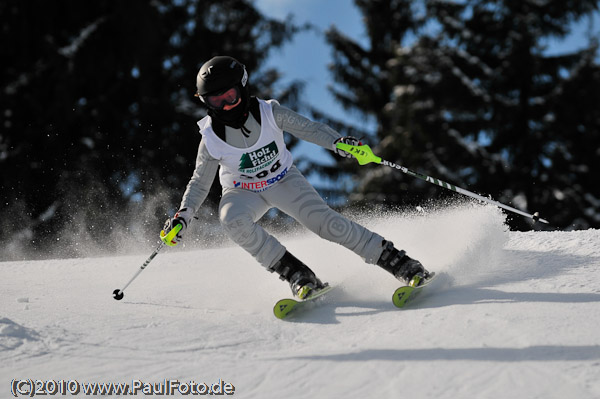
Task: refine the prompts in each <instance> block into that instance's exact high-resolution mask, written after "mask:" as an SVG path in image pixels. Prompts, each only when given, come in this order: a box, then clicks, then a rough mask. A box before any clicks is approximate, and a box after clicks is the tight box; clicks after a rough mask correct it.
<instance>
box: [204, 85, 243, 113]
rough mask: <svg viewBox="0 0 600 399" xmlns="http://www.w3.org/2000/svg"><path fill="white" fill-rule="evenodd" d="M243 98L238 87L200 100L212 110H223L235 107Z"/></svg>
mask: <svg viewBox="0 0 600 399" xmlns="http://www.w3.org/2000/svg"><path fill="white" fill-rule="evenodd" d="M241 97H242V93H241V92H240V89H239V88H238V87H232V88H231V89H227V90H225V91H223V92H221V93H218V94H210V95H206V96H200V99H201V100H202V101H203V102H204V103H205V104H206V105H208V106H209V107H210V108H213V109H216V110H221V109H223V107H225V106H226V105H234V104H235V103H237V102H238V101H239V100H240V98H241Z"/></svg>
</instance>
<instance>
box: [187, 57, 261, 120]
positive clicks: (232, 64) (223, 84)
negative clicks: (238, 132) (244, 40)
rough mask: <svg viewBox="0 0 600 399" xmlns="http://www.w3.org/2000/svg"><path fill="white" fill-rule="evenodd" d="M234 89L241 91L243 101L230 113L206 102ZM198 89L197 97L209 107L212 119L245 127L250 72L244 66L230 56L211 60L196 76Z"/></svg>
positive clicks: (248, 104) (248, 103) (248, 102)
mask: <svg viewBox="0 0 600 399" xmlns="http://www.w3.org/2000/svg"><path fill="white" fill-rule="evenodd" d="M232 87H237V88H238V89H239V91H240V96H241V100H242V101H241V103H240V105H238V106H237V107H235V108H233V109H231V110H229V111H225V110H222V109H220V110H219V109H213V108H211V107H210V106H209V105H208V104H207V102H206V101H205V100H204V98H205V96H208V95H211V94H218V93H221V92H223V91H225V90H228V89H230V88H232ZM196 89H197V92H196V96H197V97H199V98H200V99H201V100H202V102H203V103H204V104H205V105H206V106H207V107H208V113H209V115H210V116H211V117H214V118H216V119H218V120H219V121H221V122H223V123H224V124H225V125H228V126H231V127H234V128H237V129H239V128H241V127H242V126H243V125H244V122H246V118H247V117H248V109H249V106H250V101H249V99H250V92H249V90H248V72H246V67H245V66H244V64H242V63H241V62H239V61H238V60H236V59H235V58H233V57H229V56H217V57H213V58H211V59H210V60H208V61H206V62H205V63H204V64H203V65H202V67H201V68H200V71H199V72H198V75H197V76H196Z"/></svg>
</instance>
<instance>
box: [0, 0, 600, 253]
mask: <svg viewBox="0 0 600 399" xmlns="http://www.w3.org/2000/svg"><path fill="white" fill-rule="evenodd" d="M599 3H600V1H597V0H577V1H576V0H560V1H559V0H492V1H483V0H465V1H456V2H449V1H433V0H423V1H409V0H404V1H403V0H356V1H355V4H356V5H357V6H358V7H359V9H360V10H361V12H362V14H363V15H364V23H365V27H366V31H367V32H368V35H369V43H370V45H369V46H367V47H364V46H361V45H360V44H358V43H356V42H353V41H352V40H350V39H348V38H347V37H346V36H345V35H344V33H343V32H340V31H338V30H336V29H335V27H333V28H331V29H330V30H329V31H327V32H326V35H325V37H324V38H323V40H326V41H327V43H328V44H329V45H330V46H331V49H332V52H331V60H330V63H331V73H332V74H333V76H334V78H335V81H336V85H335V86H334V87H333V88H332V90H333V92H334V93H335V95H336V97H337V98H338V100H339V101H340V102H341V103H342V104H343V105H344V107H345V108H346V109H347V110H348V112H353V113H358V114H360V115H363V116H364V117H365V118H367V117H368V118H373V120H375V121H376V123H377V131H376V132H375V133H374V134H373V133H372V132H371V133H369V132H361V131H358V130H357V129H356V128H354V127H353V126H347V125H344V124H342V123H341V122H339V121H335V120H332V118H331V117H330V116H329V115H326V114H322V113H320V112H318V111H317V110H316V109H314V108H312V106H313V105H312V104H309V103H306V102H305V101H304V102H303V100H302V82H293V83H292V84H290V85H288V86H287V87H283V88H282V85H281V84H278V82H279V80H280V72H279V71H277V70H275V69H269V68H267V67H265V65H266V61H267V60H268V57H269V54H270V53H271V52H272V51H274V50H276V49H277V48H280V47H281V46H283V45H285V44H286V43H287V42H289V41H290V40H291V39H293V37H294V35H295V34H296V33H297V32H299V31H301V30H303V29H311V27H310V26H308V25H307V26H299V25H298V24H297V23H296V22H295V20H294V18H293V16H291V15H290V17H288V18H287V19H286V20H273V19H270V18H268V17H266V16H264V15H262V14H261V13H260V12H259V11H258V10H257V8H256V7H255V5H254V4H253V2H252V1H249V0H177V1H175V0H173V1H161V0H153V1H143V0H132V1H112V0H96V1H93V2H83V1H65V0H63V1H60V0H59V1H42V0H39V1H36V0H29V1H27V0H25V1H23V0H6V1H3V2H1V3H0V17H1V20H2V35H1V36H0V37H1V39H0V40H1V45H0V53H1V54H0V58H1V59H2V66H1V67H2V75H1V79H2V83H1V87H2V95H1V96H0V168H1V170H2V180H1V181H0V197H1V198H0V204H1V206H0V226H1V227H2V230H3V232H4V233H5V240H4V245H3V248H2V249H1V250H0V259H1V260H9V259H21V258H24V257H29V258H44V257H48V256H56V254H60V255H61V256H78V255H82V254H83V247H85V248H86V249H88V250H89V248H90V246H96V247H97V248H99V249H104V250H106V249H109V250H110V248H114V247H117V246H119V245H123V243H126V242H130V241H131V240H134V241H135V242H147V243H148V245H154V243H155V241H156V237H157V234H158V231H159V230H160V227H161V226H162V222H163V221H164V219H165V218H166V217H167V216H169V215H171V214H172V213H173V212H174V211H175V210H176V208H177V206H178V204H179V200H180V198H181V194H182V193H183V190H184V189H185V185H186V183H187V181H188V179H189V177H190V176H191V173H192V171H193V167H194V162H195V156H196V150H197V146H198V143H199V141H200V135H199V134H198V133H197V127H196V121H197V120H198V119H200V118H202V117H203V116H204V115H205V110H204V109H203V108H202V107H201V106H199V103H198V102H197V100H196V99H195V98H194V96H193V95H194V92H195V76H196V73H197V71H198V68H199V67H200V65H201V64H202V63H203V62H204V61H206V60H208V59H209V58H211V57H212V56H214V55H223V54H227V55H231V56H234V57H236V58H238V59H239V60H241V61H242V62H244V63H245V64H246V66H247V68H248V70H249V71H250V81H251V85H252V90H253V93H254V94H256V95H258V96H259V97H263V98H277V99H278V100H279V101H280V102H281V103H282V104H283V105H286V106H288V107H290V108H292V109H301V110H306V111H307V112H308V113H309V116H312V117H313V118H315V119H319V120H322V121H326V122H328V123H330V124H331V125H332V126H333V127H335V128H336V129H338V130H339V131H340V132H341V133H342V134H351V135H354V136H357V137H364V140H363V141H365V142H366V143H368V144H369V145H371V146H372V147H373V149H374V150H375V152H376V153H377V154H378V155H380V156H381V157H383V158H384V159H388V160H390V161H397V162H399V163H400V164H403V165H405V166H407V167H409V168H411V169H414V170H418V171H421V172H423V173H426V174H429V175H432V176H435V177H437V178H439V179H442V180H445V181H448V182H451V183H453V184H455V185H458V186H461V187H464V188H466V189H468V190H470V191H474V192H478V193H482V194H485V195H491V196H492V197H493V198H494V199H496V200H498V201H501V202H504V203H506V204H509V205H511V206H515V207H518V208H522V209H524V210H530V211H540V213H541V214H542V215H543V217H545V218H547V219H549V220H550V222H551V224H552V225H551V226H549V227H544V226H541V227H540V226H538V225H532V224H531V223H530V222H529V221H528V220H526V219H524V218H521V217H515V218H512V217H511V218H509V225H510V227H511V228H513V229H539V228H554V229H585V228H599V227H600V188H599V185H598V184H597V181H598V179H597V178H594V176H595V175H596V173H598V172H600V111H599V110H598V104H600V66H599V64H598V41H597V38H594V37H589V40H588V41H589V42H588V43H587V46H586V48H585V49H583V50H578V51H573V52H572V53H568V54H562V55H560V56H547V55H545V52H544V50H545V46H546V45H547V42H548V40H549V39H551V38H561V37H564V36H565V35H567V34H569V29H570V28H569V27H570V26H572V24H573V23H574V22H577V21H585V18H586V17H588V16H589V15H590V14H591V13H593V12H596V11H597V10H598V5H599ZM275 87H278V88H279V89H278V90H275V89H274V88H275ZM294 144H295V143H294V141H293V140H291V141H290V145H291V146H293V145H294ZM303 168H304V169H305V170H308V169H310V170H311V171H317V172H319V173H322V174H323V175H324V176H328V177H330V178H332V179H341V178H352V179H353V181H354V183H355V184H354V185H352V189H351V190H349V191H348V190H344V189H343V188H342V187H340V190H339V191H337V192H336V193H335V195H337V196H340V197H343V198H346V199H347V200H348V202H347V206H348V207H350V208H359V209H360V208H361V207H364V206H365V205H366V204H368V205H369V206H373V205H374V204H377V205H379V206H381V207H382V208H386V207H389V208H390V209H392V208H395V207H400V208H402V207H406V206H413V205H415V204H424V203H426V202H427V201H431V200H435V199H439V198H444V197H445V196H448V195H449V194H448V193H442V191H443V190H442V189H440V188H439V187H436V186H433V185H428V184H427V183H424V182H422V181H420V180H418V179H414V178H412V177H410V176H406V175H403V174H401V173H395V172H394V171H393V170H383V169H382V170H380V171H378V172H374V169H373V168H375V166H372V167H369V168H367V167H358V166H357V165H356V164H355V163H352V162H349V161H338V162H337V163H336V166H335V167H325V166H319V165H318V163H317V164H304V163H303ZM217 180H218V179H216V181H215V184H214V185H213V189H212V191H211V195H210V197H209V199H208V200H207V203H206V206H205V207H204V208H203V210H202V211H201V215H199V217H200V221H201V222H200V223H199V224H198V226H199V228H201V229H203V231H204V234H203V235H199V236H198V237H199V238H198V240H204V239H210V236H211V234H213V233H214V231H216V230H218V222H217V217H216V214H215V205H216V204H217V202H218V200H219V196H220V187H219V185H218V181H217ZM344 187H346V186H344ZM330 191H331V190H330ZM330 194H333V193H331V192H329V193H328V195H330ZM214 234H217V235H218V233H214ZM99 252H101V251H99ZM86 253H89V251H88V252H86Z"/></svg>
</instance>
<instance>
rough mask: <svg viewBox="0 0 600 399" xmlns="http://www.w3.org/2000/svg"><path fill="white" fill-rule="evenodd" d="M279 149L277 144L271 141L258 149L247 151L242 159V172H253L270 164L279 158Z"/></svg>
mask: <svg viewBox="0 0 600 399" xmlns="http://www.w3.org/2000/svg"><path fill="white" fill-rule="evenodd" d="M277 154H279V150H278V149H277V144H275V142H274V141H273V142H271V144H268V145H266V146H264V147H263V148H260V149H258V150H256V151H252V152H247V153H245V154H244V155H242V158H241V159H240V169H239V170H240V172H246V173H253V172H256V171H257V170H260V169H262V168H264V167H266V166H269V165H270V164H271V163H272V162H273V160H274V159H275V158H277Z"/></svg>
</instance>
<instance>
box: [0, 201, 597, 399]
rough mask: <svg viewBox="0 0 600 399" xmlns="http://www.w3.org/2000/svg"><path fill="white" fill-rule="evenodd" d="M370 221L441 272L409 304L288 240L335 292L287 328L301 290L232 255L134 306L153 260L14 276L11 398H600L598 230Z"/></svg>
mask: <svg viewBox="0 0 600 399" xmlns="http://www.w3.org/2000/svg"><path fill="white" fill-rule="evenodd" d="M363 222H364V221H363ZM365 224H367V225H368V226H369V227H371V228H373V229H374V230H376V231H378V232H379V233H381V234H382V235H384V236H386V237H387V238H390V239H392V240H393V241H394V242H396V243H397V244H398V246H400V247H402V248H404V249H406V250H407V251H408V253H409V254H410V255H413V256H414V257H416V258H418V259H420V260H421V261H422V262H423V263H424V264H425V265H426V266H427V267H428V268H429V269H431V270H435V271H437V272H438V273H440V278H439V279H438V281H437V284H436V287H435V288H434V289H430V290H429V292H428V294H427V295H425V294H424V295H423V296H422V297H421V298H420V299H421V300H420V302H419V303H418V304H416V303H415V304H414V305H415V306H413V307H412V308H410V309H406V310H397V309H395V308H394V307H393V305H392V304H391V293H392V292H393V290H394V289H395V288H396V286H397V283H396V282H395V281H394V279H392V278H391V277H390V276H388V275H387V274H386V273H385V272H383V271H381V270H379V269H378V268H377V267H374V266H370V265H366V264H364V263H363V262H362V261H361V260H360V259H359V258H358V257H357V256H356V255H354V254H352V253H351V252H349V251H348V250H346V249H344V248H342V247H339V246H337V245H335V244H331V243H329V242H325V241H322V240H320V239H318V238H316V237H315V236H313V235H304V236H300V237H298V236H296V237H293V238H288V239H283V241H284V243H285V244H286V245H287V247H288V249H290V251H291V252H293V253H295V254H296V255H297V256H298V257H299V258H301V259H303V260H304V261H305V262H306V263H307V264H308V265H310V266H312V267H313V269H314V270H315V271H316V272H317V274H318V275H319V276H320V277H321V278H322V279H323V280H327V281H329V282H330V283H331V284H333V285H335V286H336V289H335V290H334V291H332V292H331V294H330V295H328V297H327V298H325V299H324V300H323V301H322V302H321V303H320V304H319V306H318V307H316V308H314V309H312V310H311V311H310V312H307V313H305V314H302V315H298V316H297V317H293V318H291V319H290V320H288V321H280V320H277V319H275V317H273V315H272V307H273V304H274V302H275V300H277V299H279V298H281V297H285V296H288V295H289V289H288V287H287V286H286V285H285V284H284V283H282V282H280V281H279V280H278V279H277V278H276V276H275V275H272V274H269V273H267V272H265V271H264V270H263V269H262V268H261V267H260V266H258V265H257V264H256V263H255V262H254V261H253V259H251V258H250V256H249V255H247V254H246V253H244V252H243V251H242V250H240V249H239V248H237V247H234V246H230V247H226V248H219V249H209V250H196V251H181V250H179V251H169V250H165V251H164V252H163V253H161V254H160V255H158V257H157V258H156V259H155V260H154V261H153V262H152V263H151V264H150V266H148V268H147V269H146V270H145V271H144V272H143V273H142V274H141V275H140V276H139V277H138V279H137V280H135V281H134V282H133V283H132V285H131V286H130V287H129V288H128V289H127V290H126V294H125V298H124V299H123V300H122V301H120V302H118V301H115V300H114V299H113V298H112V296H111V293H112V291H113V290H114V289H115V288H119V287H121V286H123V285H124V284H125V283H126V282H127V281H128V280H129V279H130V277H131V276H132V275H133V274H134V273H135V272H136V271H137V269H138V268H139V266H140V265H141V264H142V263H143V262H144V260H145V259H146V257H147V256H148V255H149V253H136V254H135V255H130V256H120V257H104V258H85V259H67V260H59V259H57V260H50V261H31V262H2V263H0V397H2V398H5V397H6V398H8V397H10V395H11V394H10V391H11V388H14V385H15V384H16V383H15V384H13V383H12V382H11V381H12V380H13V379H31V380H33V382H34V384H35V380H41V381H46V380H55V381H60V380H65V381H75V380H76V381H77V382H78V383H89V382H106V383H110V382H115V383H128V384H130V385H131V384H141V383H157V385H156V389H160V385H158V383H160V382H164V381H165V379H166V380H178V381H180V382H181V383H182V384H183V383H187V382H189V381H194V382H195V383H196V386H195V388H194V390H198V389H200V391H202V389H204V388H202V385H200V384H202V383H206V384H207V385H211V384H213V383H215V382H218V381H219V380H222V381H224V383H222V384H221V387H222V388H221V389H229V390H233V387H235V390H234V394H233V397H239V398H310V397H319V398H370V397H373V398H397V397H404V396H406V397H410V398H417V399H418V398H452V399H457V398H510V397H515V398H544V399H547V398H573V399H575V398H578V399H582V398H600V267H599V266H600V231H598V230H587V231H577V232H529V233H517V232H507V231H506V229H505V226H504V225H503V216H502V214H501V213H500V212H499V211H498V210H496V209H495V208H490V207H473V206H462V207H459V208H455V209H446V210H443V211H438V212H433V213H431V214H428V215H420V216H388V217H385V218H381V219H368V220H366V222H365ZM432 288H433V287H432ZM226 383H229V384H231V385H232V386H226V385H225V384H226ZM173 384H174V383H173ZM38 385H40V384H39V383H38ZM19 387H20V388H22V389H23V390H26V388H27V386H26V384H25V383H21V384H20V385H19ZM45 388H48V389H52V385H50V386H46V387H45ZM71 388H73V389H74V387H73V386H71ZM146 388H148V387H147V386H146ZM214 388H218V387H217V386H215V387H214ZM217 391H218V389H217ZM57 396H63V395H57ZM76 396H82V397H83V396H85V395H84V392H83V391H80V392H79V394H78V395H76ZM122 396H123V395H111V397H122ZM138 396H139V397H141V396H142V393H141V392H140V393H138ZM66 397H75V395H71V394H69V393H67V395H66ZM98 397H100V396H98ZM104 397H108V396H104Z"/></svg>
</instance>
